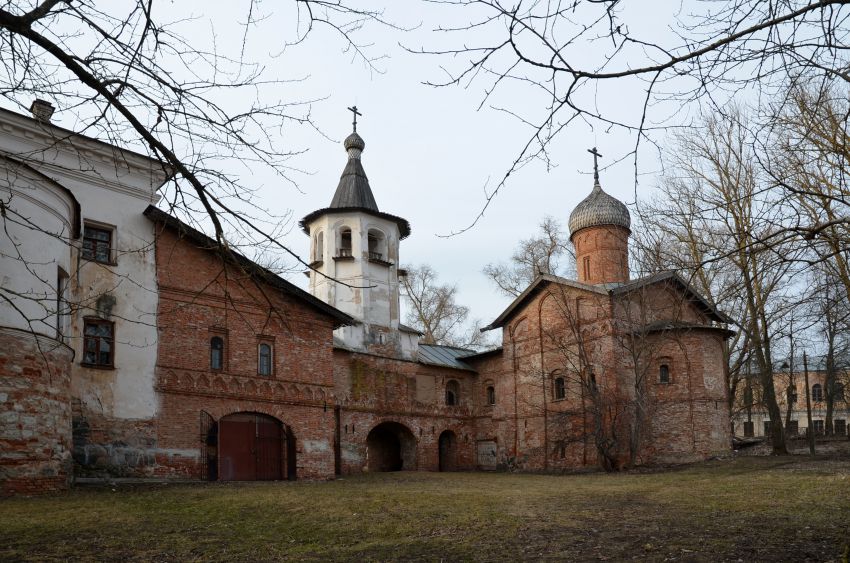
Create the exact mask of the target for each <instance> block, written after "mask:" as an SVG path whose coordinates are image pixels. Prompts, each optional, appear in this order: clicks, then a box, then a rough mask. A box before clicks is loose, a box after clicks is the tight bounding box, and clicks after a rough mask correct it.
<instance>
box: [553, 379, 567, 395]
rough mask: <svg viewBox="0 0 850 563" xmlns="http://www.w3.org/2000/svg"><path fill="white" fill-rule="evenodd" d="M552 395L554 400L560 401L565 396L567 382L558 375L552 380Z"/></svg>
mask: <svg viewBox="0 0 850 563" xmlns="http://www.w3.org/2000/svg"><path fill="white" fill-rule="evenodd" d="M552 389H553V397H554V398H555V400H556V401H560V400H561V399H566V398H567V384H566V382H565V381H564V378H563V377H561V376H558V377H556V378H555V381H554V382H553V388H552Z"/></svg>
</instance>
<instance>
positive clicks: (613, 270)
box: [569, 147, 631, 285]
mask: <svg viewBox="0 0 850 563" xmlns="http://www.w3.org/2000/svg"><path fill="white" fill-rule="evenodd" d="M588 152H589V153H591V154H592V155H593V190H591V192H590V195H589V196H587V197H586V198H584V200H582V201H581V203H579V204H578V205H577V206H576V208H575V209H573V212H572V213H571V214H570V222H569V227H570V240H571V241H572V243H573V247H574V248H575V253H576V270H577V271H578V281H580V282H582V283H587V284H592V285H597V284H606V283H625V282H627V281H629V235H630V234H631V228H630V227H631V216H630V215H629V210H628V209H627V208H626V206H625V205H624V204H623V202H621V201H620V200H618V199H617V198H614V197H611V196H610V195H608V194H607V193H605V192H604V191H603V190H602V186H601V185H600V184H599V163H598V158H599V157H601V156H602V155H601V154H599V153H598V152H597V150H596V147H593V149H590V150H588Z"/></svg>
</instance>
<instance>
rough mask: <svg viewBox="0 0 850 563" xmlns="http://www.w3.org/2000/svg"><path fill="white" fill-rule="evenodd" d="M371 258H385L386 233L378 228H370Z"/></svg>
mask: <svg viewBox="0 0 850 563" xmlns="http://www.w3.org/2000/svg"><path fill="white" fill-rule="evenodd" d="M367 238H368V242H369V260H385V259H386V257H385V254H386V245H385V244H384V241H385V238H384V233H382V232H381V231H379V230H377V229H369V235H368V237H367Z"/></svg>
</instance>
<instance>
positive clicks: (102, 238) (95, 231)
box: [83, 225, 112, 264]
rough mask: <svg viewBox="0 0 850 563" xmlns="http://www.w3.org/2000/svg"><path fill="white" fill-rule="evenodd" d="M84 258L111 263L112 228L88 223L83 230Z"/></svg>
mask: <svg viewBox="0 0 850 563" xmlns="http://www.w3.org/2000/svg"><path fill="white" fill-rule="evenodd" d="M83 258H85V259H86V260H94V261H95V262H100V263H102V264H111V263H112V229H108V228H104V227H95V226H92V225H86V226H85V229H84V230H83Z"/></svg>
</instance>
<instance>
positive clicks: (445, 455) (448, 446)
mask: <svg viewBox="0 0 850 563" xmlns="http://www.w3.org/2000/svg"><path fill="white" fill-rule="evenodd" d="M440 471H457V436H455V433H454V432H452V431H451V430H446V431H445V432H443V433H442V434H440Z"/></svg>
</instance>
